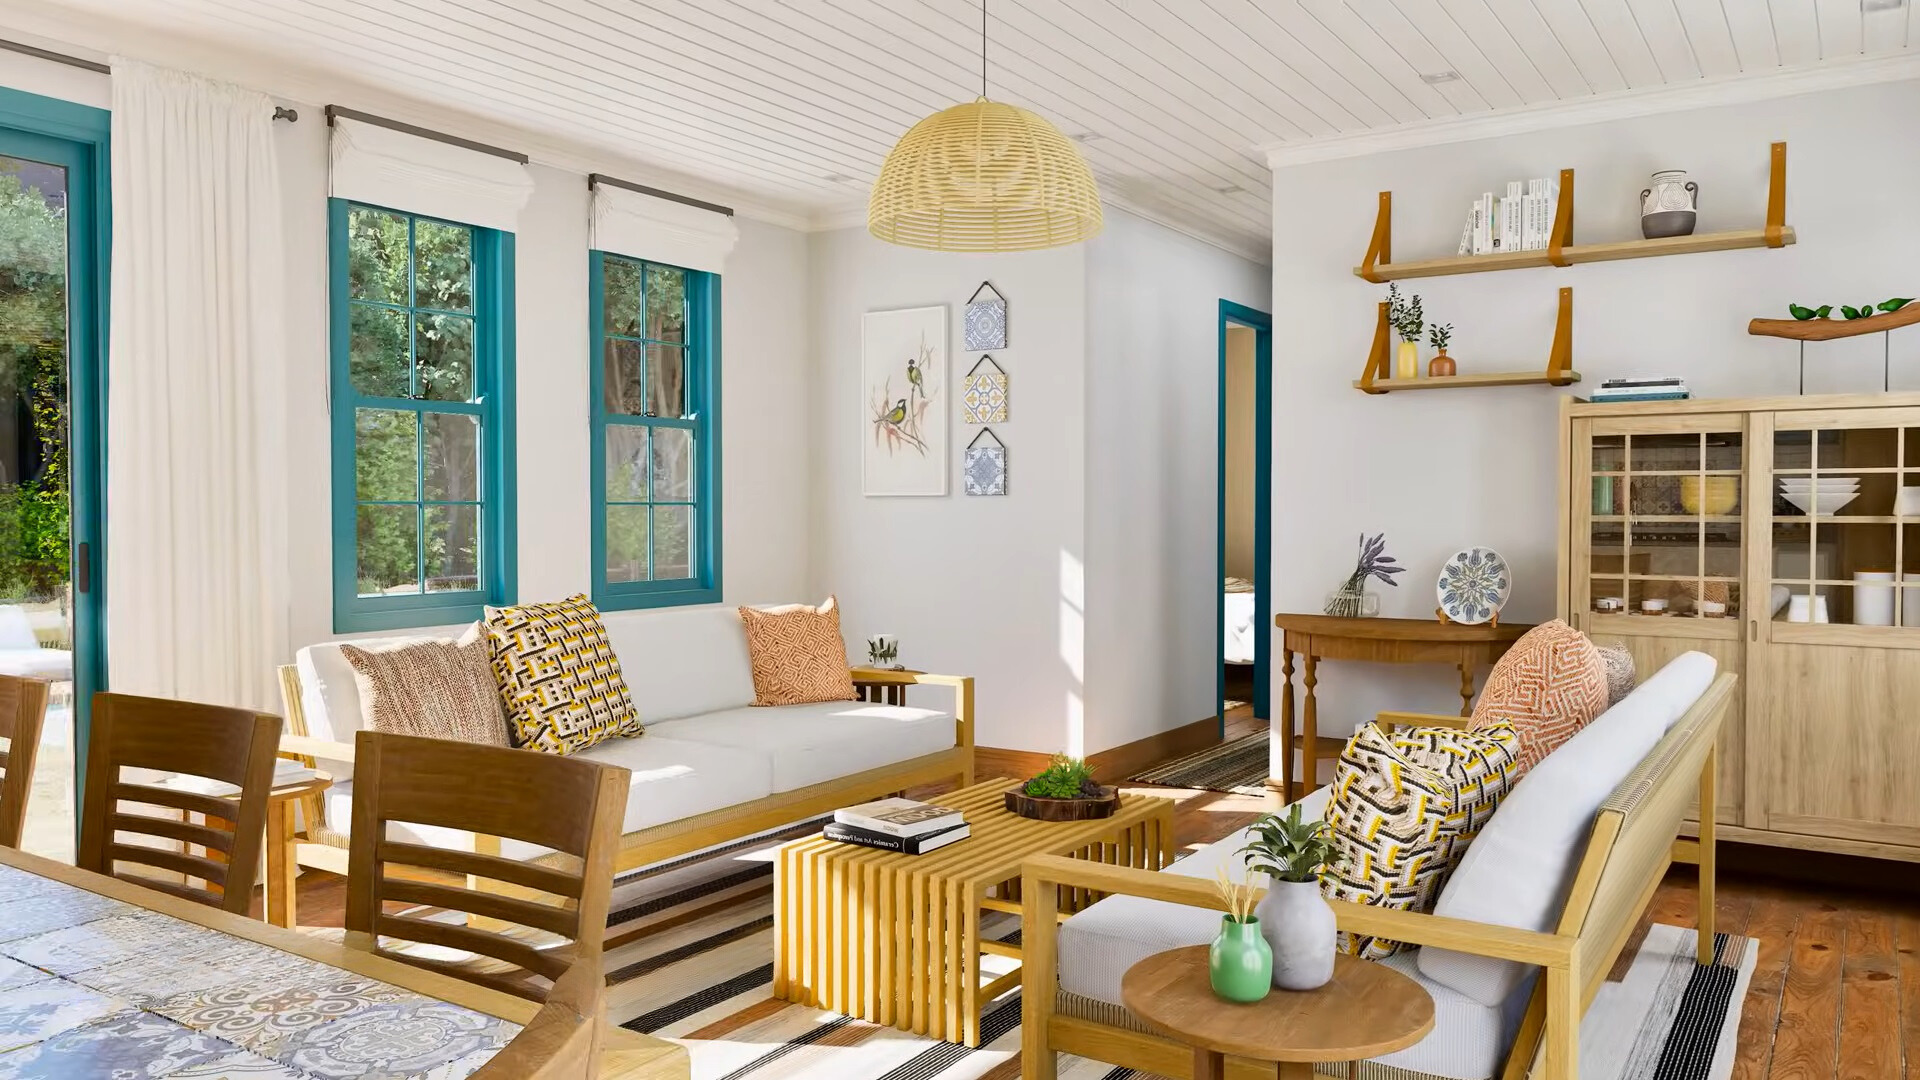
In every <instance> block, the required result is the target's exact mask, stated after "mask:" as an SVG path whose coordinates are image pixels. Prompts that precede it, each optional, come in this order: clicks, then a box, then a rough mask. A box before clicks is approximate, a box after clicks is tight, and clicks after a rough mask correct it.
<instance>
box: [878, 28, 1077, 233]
mask: <svg viewBox="0 0 1920 1080" xmlns="http://www.w3.org/2000/svg"><path fill="white" fill-rule="evenodd" d="M1100 224H1101V217H1100V189H1099V188H1098V187H1096V186H1095V185H1094V182H1093V173H1092V172H1091V171H1090V170H1088V168H1087V163H1086V161H1085V159H1083V158H1081V156H1080V148H1079V147H1077V146H1075V145H1074V144H1073V140H1071V139H1069V138H1067V137H1066V136H1065V135H1062V134H1061V133H1060V129H1059V128H1056V127H1054V126H1053V125H1052V124H1050V123H1048V122H1047V121H1046V120H1045V119H1044V118H1042V117H1040V116H1039V115H1037V114H1035V113H1031V112H1028V111H1027V110H1025V109H1022V108H1019V107H1018V106H1014V105H1006V104H1002V103H1000V102H997V101H988V100H987V5H986V0H981V3H980V97H979V99H978V100H975V101H971V102H968V103H967V104H964V105H955V106H953V107H952V108H950V109H943V110H941V111H940V112H937V113H934V114H933V115H932V116H929V117H927V118H926V119H925V120H922V121H920V122H919V123H917V124H915V125H913V128H912V130H910V131H908V132H907V133H906V135H904V136H902V137H901V139H900V142H899V143H898V144H897V145H895V146H894V148H893V152H892V153H890V154H888V155H887V161H886V164H884V165H882V166H881V167H880V178H879V179H877V180H875V181H874V182H873V194H872V196H871V197H870V198H869V199H868V201H867V231H868V232H870V233H872V234H873V235H875V236H877V237H879V238H880V239H882V240H885V241H887V242H888V243H890V244H901V245H904V246H906V247H916V248H927V249H930V250H933V251H1033V250H1037V249H1039V248H1050V247H1060V246H1061V245H1063V244H1077V243H1079V242H1080V241H1082V240H1086V239H1088V238H1089V237H1092V236H1093V235H1094V234H1096V233H1098V232H1099V231H1100Z"/></svg>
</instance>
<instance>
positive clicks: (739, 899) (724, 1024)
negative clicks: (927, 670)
mask: <svg viewBox="0 0 1920 1080" xmlns="http://www.w3.org/2000/svg"><path fill="white" fill-rule="evenodd" d="M818 828H819V822H817V821H816V822H807V823H802V824H799V825H795V826H793V827H791V828H788V829H784V830H781V831H779V832H777V833H771V834H765V835H763V836H761V837H756V838H754V839H752V840H746V841H741V842H738V843H735V844H731V845H728V846H727V847H725V848H722V849H717V850H715V851H712V852H707V853H702V854H701V855H699V856H696V857H690V858H687V859H682V860H677V861H675V862H671V863H666V864H662V865H661V866H656V867H649V868H646V869H643V870H640V871H635V872H634V873H631V874H628V875H625V876H623V877H622V878H621V879H620V880H619V881H618V882H617V883H616V888H615V893H614V915H613V917H612V918H611V919H610V920H609V933H608V946H609V951H608V954H607V967H608V971H609V973H610V981H611V982H612V983H613V987H612V989H611V991H610V1001H609V1017H610V1019H612V1020H613V1021H614V1022H616V1023H620V1024H623V1025H624V1026H626V1027H629V1028H632V1029H633V1030H635V1031H643V1032H648V1033H651V1034H655V1035H660V1036H664V1037H666V1038H671V1039H674V1040H677V1041H681V1042H684V1043H685V1044H686V1045H687V1047H688V1049H689V1051H690V1052H691V1055H692V1058H693V1080H1017V1078H1018V1077H1019V1075H1020V1031H1019V1025H1020V994H1019V992H1018V991H1015V992H1013V993H1010V994H1008V995H1006V996H1005V997H1002V998H1001V999H1000V1000H999V1001H997V1002H995V1003H994V1004H993V1005H992V1006H991V1007H990V1009H989V1011H988V1012H987V1014H986V1016H985V1017H984V1019H983V1023H982V1027H983V1036H984V1037H983V1040H982V1044H981V1046H980V1048H979V1049H977V1050H975V1049H969V1048H967V1047H964V1046H957V1045H954V1044H952V1043H945V1042H938V1041H935V1040H932V1039H928V1038H925V1037H924V1036H918V1035H913V1034H910V1033H908V1032H904V1031H898V1030H895V1029H893V1028H889V1027H881V1026H878V1025H875V1024H869V1023H866V1022H865V1021H860V1020H854V1019H851V1018H848V1017H845V1016H840V1015H838V1014H835V1013H831V1012H827V1011H823V1010H821V1009H814V1008H806V1007H802V1006H799V1005H791V1004H788V1003H787V1002H785V1001H781V1000H778V999H776V998H774V997H773V994H772V990H773V862H772V852H773V849H774V848H775V847H776V846H777V845H778V844H779V843H780V842H782V841H783V840H785V839H791V838H793V837H795V836H799V835H804V834H806V833H809V832H812V831H814V830H817V829H818ZM1017 927H1018V919H1017V918H1015V917H1014V916H1011V915H1001V916H995V917H992V920H991V921H989V922H987V923H986V924H985V925H983V927H982V929H983V931H984V932H985V933H987V934H988V935H989V936H993V937H1001V938H1009V937H1012V936H1013V935H1014V934H1015V933H1017ZM1694 940H1695V936H1694V933H1693V931H1691V930H1682V929H1679V928H1676V927H1672V926H1664V925H1655V926H1652V927H1650V928H1649V929H1648V931H1647V933H1646V935H1645V937H1644V939H1643V940H1642V941H1640V942H1638V947H1637V949H1635V950H1634V951H1633V954H1632V958H1631V959H1630V960H1628V959H1626V958H1624V957H1623V959H1622V961H1621V962H1620V963H1618V964H1616V965H1615V967H1614V970H1613V972H1612V973H1611V974H1610V976H1609V980H1608V982H1607V983H1605V984H1604V985H1603V986H1602V987H1601V990H1600V992H1599V995H1598V996H1597V997H1596V998H1595V999H1594V1002H1593V1005H1592V1007H1591V1008H1590V1009H1589V1010H1588V1013H1587V1017H1586V1020H1585V1022H1584V1023H1583V1024H1582V1026H1581V1040H1580V1041H1581V1062H1580V1076H1581V1077H1582V1080H1726V1078H1727V1077H1728V1076H1729V1075H1730V1073H1731V1071H1732V1068H1733V1056H1734V1035H1735V1033H1736V1032H1737V1031H1738V1030H1739V1026H1740V1004H1741V1002H1742V1000H1743V999H1744V997H1745V995H1746V989H1747V983H1748V980H1749V979H1750V978H1751V977H1752V974H1753V970H1754V963H1755V959H1756V955H1757V952H1758V946H1757V944H1756V943H1755V942H1754V941H1753V940H1752V939H1750V938H1739V937H1736V938H1729V937H1727V936H1726V935H1719V936H1718V937H1716V939H1715V945H1716V961H1715V963H1714V964H1712V965H1710V966H1707V967H1704V968H1702V967H1697V966H1696V965H1695V964H1694V962H1693V949H1694ZM996 963H1011V961H1004V960H1003V959H1002V958H998V957H987V958H986V964H987V965H989V966H988V970H987V974H988V975H989V976H991V975H993V974H996V973H997V969H996V968H995V967H993V966H991V965H994V964H996ZM1325 1071H1327V1072H1328V1074H1329V1075H1331V1076H1338V1077H1343V1078H1344V1077H1346V1075H1347V1072H1346V1067H1345V1066H1344V1065H1341V1066H1337V1067H1329V1069H1327V1070H1325ZM1359 1075H1360V1077H1361V1080H1369V1078H1371V1077H1374V1076H1376V1071H1375V1070H1371V1069H1368V1068H1366V1067H1362V1069H1361V1070H1360V1074H1359ZM1379 1075H1384V1074H1379ZM1393 1075H1394V1076H1404V1075H1405V1074H1404V1073H1398V1072H1395V1073H1394V1074H1393ZM1060 1076H1061V1077H1062V1078H1063V1080H1134V1078H1135V1077H1136V1074H1135V1073H1133V1072H1132V1070H1128V1069H1119V1068H1115V1067H1114V1066H1112V1065H1110V1064H1106V1063H1103V1062H1096V1061H1091V1060H1087V1059H1083V1058H1076V1057H1073V1056H1071V1055H1061V1059H1060ZM1139 1080H1146V1078H1144V1077H1140V1078H1139Z"/></svg>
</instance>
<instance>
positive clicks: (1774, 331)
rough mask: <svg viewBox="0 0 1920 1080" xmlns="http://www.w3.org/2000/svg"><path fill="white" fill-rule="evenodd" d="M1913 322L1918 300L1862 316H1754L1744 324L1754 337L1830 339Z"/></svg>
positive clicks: (1918, 316)
mask: <svg viewBox="0 0 1920 1080" xmlns="http://www.w3.org/2000/svg"><path fill="white" fill-rule="evenodd" d="M1914 323H1920V303H1912V304H1908V305H1907V306H1906V307H1903V308H1901V309H1900V310H1898V311H1889V312H1887V313H1886V314H1885V315H1870V316H1868V317H1867V318H1864V319H1755V320H1753V321H1752V322H1750V323H1748V324H1747V333H1749V334H1752V335H1753V336H1755V337H1777V338H1787V339H1789V340H1791V341H1832V340H1834V339H1835V338H1848V337H1860V336H1861V335H1863V334H1878V333H1881V332H1882V331H1886V330H1898V329H1899V328H1901V327H1903V326H1912V325H1913V324H1914Z"/></svg>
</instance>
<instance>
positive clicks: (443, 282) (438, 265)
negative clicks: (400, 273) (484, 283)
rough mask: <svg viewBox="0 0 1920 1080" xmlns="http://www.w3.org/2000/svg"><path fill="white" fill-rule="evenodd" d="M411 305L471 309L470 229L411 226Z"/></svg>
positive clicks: (435, 224)
mask: <svg viewBox="0 0 1920 1080" xmlns="http://www.w3.org/2000/svg"><path fill="white" fill-rule="evenodd" d="M413 245H414V252H413V262H414V270H413V297H414V299H413V304H414V306H415V307H429V308H439V309H441V310H442V311H472V310H473V230H472V229H469V228H467V227H465V226H463V225H447V224H444V223H442V222H438V221H419V222H416V223H415V224H414V226H413Z"/></svg>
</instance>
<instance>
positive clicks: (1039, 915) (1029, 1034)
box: [1020, 674, 1738, 1080]
mask: <svg viewBox="0 0 1920 1080" xmlns="http://www.w3.org/2000/svg"><path fill="white" fill-rule="evenodd" d="M1737 680H1738V677H1737V676H1735V675H1732V674H1723V675H1720V676H1719V677H1718V678H1717V679H1716V680H1715V681H1714V682H1713V684H1712V685H1711V686H1710V687H1709V688H1708V690H1707V691H1706V693H1705V694H1703V695H1701V697H1700V699H1699V700H1698V701H1696V702H1695V703H1694V705H1693V707H1692V708H1691V709H1689V710H1688V711H1687V713H1686V714H1685V715H1684V716H1682V717H1681V718H1680V720H1679V721H1678V722H1677V723H1676V724H1674V726H1673V727H1672V728H1671V729H1670V730H1669V731H1668V732H1667V735H1666V737H1665V738H1664V739H1662V740H1661V741H1660V743H1659V745H1657V746H1655V747H1654V749H1653V750H1652V751H1651V752H1650V753H1649V754H1648V755H1647V757H1646V758H1645V759H1643V761H1642V762H1641V764H1640V766H1639V768H1637V769H1636V770H1635V771H1634V772H1633V774H1632V775H1630V776H1629V777H1627V779H1626V780H1625V781H1624V782H1622V783H1621V784H1620V786H1619V787H1617V788H1615V789H1614V792H1613V794H1612V795H1611V796H1610V797H1609V798H1608V799H1607V801H1606V803H1605V804H1604V805H1603V806H1602V807H1601V810H1600V813H1599V816H1598V817H1597V818H1596V819H1595V821H1594V824H1593V830H1592V832H1591V834H1590V835H1589V839H1588V841H1587V847H1586V852H1585V854H1584V856H1583V857H1582V859H1581V862H1580V865H1579V870H1578V872H1577V873H1576V875H1575V878H1574V883H1573V889H1572V891H1571V893H1570V894H1569V896H1568V898H1567V902H1566V906H1565V908H1564V909H1563V910H1562V912H1561V916H1560V921H1559V924H1558V925H1557V926H1556V927H1555V928H1554V930H1553V931H1552V932H1550V933H1539V932H1534V931H1528V930H1516V929H1512V928H1510V927H1504V926H1494V925H1489V924H1485V923H1477V922H1468V921H1465V920H1460V919H1449V918H1442V917H1440V916H1436V915H1428V914H1419V913H1415V912H1410V911H1394V910H1388V909H1384V908H1377V907H1369V906H1365V905H1360V904H1352V903H1344V902H1331V903H1332V904H1333V909H1334V913H1335V918H1336V919H1337V921H1338V925H1339V927H1340V929H1342V930H1346V931H1350V932H1352V933H1355V934H1364V935H1375V936H1380V937H1385V938H1390V939H1393V940H1396V941H1405V942H1409V943H1412V944H1416V945H1423V946H1426V945H1431V946H1436V947H1439V948H1444V949H1451V950H1454V951H1457V952H1465V953H1472V954H1475V955H1478V956H1486V957H1492V958H1495V959H1501V960H1512V961H1516V962H1519V963H1523V964H1532V965H1538V966H1539V967H1541V968H1543V969H1545V977H1544V978H1543V979H1541V980H1540V981H1539V982H1538V983H1536V984H1535V987H1534V991H1533V998H1532V1000H1531V1002H1530V1003H1529V1005H1528V1009H1527V1014H1526V1018H1525V1020H1524V1021H1523V1022H1522V1024H1521V1027H1520V1031H1519V1033H1518V1035H1517V1036H1516V1038H1515V1040H1514V1044H1513V1046H1512V1047H1511V1048H1510V1049H1509V1050H1508V1053H1507V1058H1506V1065H1505V1069H1504V1071H1503V1072H1502V1074H1501V1075H1502V1078H1503V1080H1524V1078H1525V1077H1528V1076H1538V1077H1542V1078H1543V1080H1577V1077H1578V1073H1579V1060H1580V1042H1579V1040H1580V1019H1581V1017H1582V1016H1583V1015H1584V1014H1585V1012H1586V1008H1587V1006H1588V1005H1589V1004H1591V1003H1592V1001H1593V998H1594V995H1595V994H1597V993H1598V992H1599V989H1600V986H1601V984H1602V982H1603V981H1604V980H1605V979H1606V976H1607V972H1608V970H1609V969H1610V968H1612V966H1613V964H1614V961H1615V960H1616V958H1617V957H1618V956H1619V955H1620V952H1621V951H1622V950H1623V949H1624V948H1625V947H1626V944H1627V941H1628V939H1629V938H1630V937H1631V935H1632V934H1633V931H1634V929H1635V927H1636V926H1637V925H1638V923H1639V921H1640V918H1641V916H1642V914H1643V913H1644V911H1645V910H1646V906H1647V902H1648V901H1649V900H1650V899H1651V898H1652V896H1653V892H1654V889H1655V888H1656V887H1657V886H1658V885H1659V884H1660V881H1661V879H1662V878H1663V877H1664V876H1665V875H1666V872H1667V868H1668V867H1669V866H1670V865H1672V862H1673V861H1674V860H1673V854H1674V852H1675V850H1676V847H1677V846H1678V845H1679V844H1680V843H1681V841H1680V840H1679V836H1680V828H1681V824H1682V822H1683V821H1684V819H1685V818H1686V815H1687V813H1688V811H1689V810H1690V808H1691V804H1692V803H1693V801H1694V799H1695V797H1696V795H1697V796H1698V799H1699V806H1700V846H1699V854H1700V907H1699V930H1700V945H1699V954H1698V959H1699V962H1701V963H1703V964H1704V963H1709V962H1711V961H1712V959H1713V925H1714V922H1713V919H1714V915H1713V872H1714V863H1713V843H1714V840H1713V805H1714V800H1713V784H1714V776H1715V768H1716V765H1717V760H1716V759H1717V751H1716V743H1717V740H1718V738H1719V734H1720V724H1721V721H1722V720H1723V718H1724V717H1725V715H1726V712H1727V707H1728V705H1729V703H1730V702H1731V700H1732V694H1733V688H1734V685H1735V683H1736V682H1737ZM1443 719H1444V720H1445V721H1446V722H1448V723H1449V724H1458V723H1459V722H1460V718H1459V717H1446V718H1438V717H1426V716H1419V715H1417V714H1411V713H1382V714H1381V716H1380V720H1381V722H1383V723H1388V724H1395V723H1419V724H1430V723H1437V722H1440V721H1441V720H1443ZM1689 850H1690V845H1689ZM1061 889H1086V890H1095V891H1098V892H1100V893H1104V894H1107V895H1114V894H1123V895H1128V896H1140V897H1145V898H1147V899H1150V900H1159V901H1164V902H1166V903H1172V904H1183V905H1186V906H1189V907H1198V908H1207V909H1211V910H1216V911H1217V910H1220V909H1221V905H1220V899H1219V894H1218V890H1217V889H1216V887H1215V885H1214V883H1213V882H1212V881H1209V880H1206V879H1203V878H1195V877H1186V876H1182V875H1176V874H1167V873H1152V872H1148V871H1144V870H1135V869H1129V868H1125V867H1114V866H1103V865H1100V864H1097V863H1091V862H1085V861H1082V860H1078V859H1062V858H1057V857H1052V856H1045V857H1039V858H1032V859H1028V860H1027V861H1026V863H1025V864H1024V866H1023V872H1022V875H1021V889H1020V894H1021V896H1022V898H1023V902H1024V907H1023V916H1022V920H1021V926H1022V927H1024V928H1025V933H1024V935H1023V938H1022V944H1023V949H1024V954H1025V956H1024V965H1023V966H1024V970H1023V979H1022V982H1023V983H1024V985H1025V987H1026V993H1025V994H1024V996H1023V998H1022V1015H1021V1024H1022V1031H1023V1032H1024V1038H1023V1040H1022V1044H1021V1045H1022V1049H1021V1053H1022V1058H1023V1063H1022V1071H1021V1075H1022V1077H1023V1078H1024V1080H1054V1078H1055V1076H1056V1075H1057V1071H1056V1055H1057V1054H1058V1053H1059V1052H1061V1051H1065V1052H1068V1053H1074V1054H1079V1055H1082V1056H1085V1057H1090V1058H1093V1059H1095V1060H1098V1061H1105V1062H1111V1063H1113V1064H1116V1065H1124V1066H1127V1067H1129V1068H1133V1069H1136V1070H1139V1071H1142V1072H1150V1073H1158V1074H1161V1075H1164V1076H1169V1077H1173V1078H1175V1080H1185V1078H1187V1077H1190V1076H1191V1075H1192V1068H1193V1055H1192V1051H1191V1049H1190V1048H1188V1047H1185V1046H1181V1045H1178V1044H1176V1043H1174V1042H1172V1041H1170V1040H1167V1039H1165V1038H1162V1037H1159V1036H1156V1035H1149V1034H1145V1033H1143V1032H1141V1031H1136V1030H1133V1029H1131V1028H1126V1027H1119V1026H1115V1025H1112V1024H1107V1023H1101V1022H1098V1021H1095V1020H1090V1019H1084V1018H1081V1017H1078V1016H1072V1015H1062V1014H1059V1013H1058V1012H1057V1010H1056V1007H1055V1006H1056V999H1057V989H1058V985H1059V969H1058V958H1059V953H1058V948H1059V942H1058V925H1059V921H1060V920H1059V915H1060V906H1059V896H1060V890H1061ZM1227 1075H1228V1076H1229V1077H1231V1078H1234V1080H1251V1078H1253V1077H1271V1076H1272V1075H1273V1066H1272V1065H1271V1064H1261V1063H1255V1062H1249V1061H1242V1060H1239V1059H1235V1058H1229V1059H1228V1069H1227Z"/></svg>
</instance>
